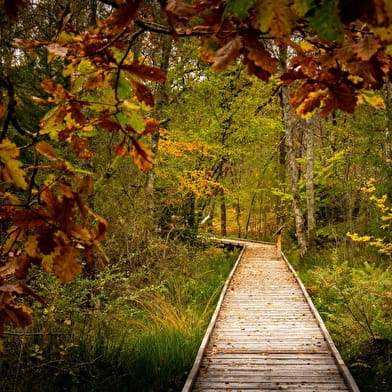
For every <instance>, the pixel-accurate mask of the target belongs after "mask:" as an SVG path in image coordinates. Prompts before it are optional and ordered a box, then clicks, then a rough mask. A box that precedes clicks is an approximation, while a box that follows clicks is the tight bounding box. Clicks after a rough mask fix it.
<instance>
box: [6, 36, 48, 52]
mask: <svg viewBox="0 0 392 392" xmlns="http://www.w3.org/2000/svg"><path fill="white" fill-rule="evenodd" d="M12 44H13V45H14V46H16V47H18V48H22V49H26V50H29V49H34V48H40V47H42V46H45V45H46V44H47V42H46V41H40V40H32V39H28V38H15V39H14V40H13V41H12Z"/></svg>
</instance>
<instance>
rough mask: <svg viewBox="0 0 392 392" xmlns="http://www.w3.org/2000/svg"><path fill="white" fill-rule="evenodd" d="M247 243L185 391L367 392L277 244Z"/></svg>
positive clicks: (227, 285)
mask: <svg viewBox="0 0 392 392" xmlns="http://www.w3.org/2000/svg"><path fill="white" fill-rule="evenodd" d="M237 242H238V241H237ZM241 244H242V246H243V247H244V251H243V254H242V256H241V258H240V259H239V261H238V262H237V266H236V268H235V271H233V273H232V275H231V276H230V279H229V281H228V282H227V284H226V287H225V293H224V295H222V297H221V300H220V302H219V304H218V308H217V310H216V312H215V314H214V317H213V320H212V322H211V324H210V326H209V331H208V332H207V335H206V337H205V339H204V341H203V343H202V347H201V348H200V350H199V353H198V357H197V358H196V361H195V365H194V367H193V369H192V371H191V373H190V375H189V377H188V380H187V382H186V384H185V386H184V389H183V392H188V391H194V392H206V391H210V392H213V391H214V392H216V391H226V392H228V391H233V392H234V391H235V392H239V391H246V392H253V391H254V392H256V391H298V392H300V391H304V392H305V391H306V392H308V391H309V392H310V391H314V392H316V391H317V392H318V391H320V392H321V391H329V392H330V391H350V392H359V390H358V387H357V386H356V384H355V382H354V380H353V379H352V377H351V375H350V373H349V372H348V370H347V368H346V367H345V365H344V363H343V361H342V359H341V358H340V355H339V353H338V352H337V350H336V348H335V346H334V345H333V342H332V340H331V338H330V336H329V335H328V332H327V331H326V328H325V326H324V324H323V323H322V321H321V319H320V317H319V315H318V313H317V311H316V310H315V309H314V306H313V304H311V303H310V298H309V296H308V295H307V293H306V292H304V288H303V286H302V283H301V282H299V281H298V277H297V276H296V275H295V272H294V271H293V270H292V268H291V266H290V265H289V264H288V263H287V262H286V260H285V259H284V258H282V257H281V256H280V255H278V254H277V250H276V246H275V245H272V244H261V243H252V242H242V243H241Z"/></svg>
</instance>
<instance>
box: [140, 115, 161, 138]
mask: <svg viewBox="0 0 392 392" xmlns="http://www.w3.org/2000/svg"><path fill="white" fill-rule="evenodd" d="M160 125H161V123H160V121H158V120H156V119H155V118H148V119H147V121H146V126H145V127H144V131H143V135H148V134H149V133H154V132H155V131H157V130H158V129H159V126H160Z"/></svg>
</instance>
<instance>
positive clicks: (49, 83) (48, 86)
mask: <svg viewBox="0 0 392 392" xmlns="http://www.w3.org/2000/svg"><path fill="white" fill-rule="evenodd" d="M41 87H42V88H43V89H44V90H45V91H46V92H47V93H49V94H53V93H54V92H55V91H56V89H57V85H56V83H55V82H54V81H53V80H52V79H44V80H43V81H42V82H41Z"/></svg>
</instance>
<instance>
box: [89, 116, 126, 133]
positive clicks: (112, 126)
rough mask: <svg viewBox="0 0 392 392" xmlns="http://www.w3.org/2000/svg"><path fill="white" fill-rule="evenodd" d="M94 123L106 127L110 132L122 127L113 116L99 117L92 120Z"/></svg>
mask: <svg viewBox="0 0 392 392" xmlns="http://www.w3.org/2000/svg"><path fill="white" fill-rule="evenodd" d="M92 124H94V125H96V126H98V127H101V128H104V129H106V130H107V131H109V132H114V131H119V130H120V129H121V125H120V123H119V122H117V121H115V120H113V119H112V118H111V117H103V118H97V119H95V120H93V121H92Z"/></svg>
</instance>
